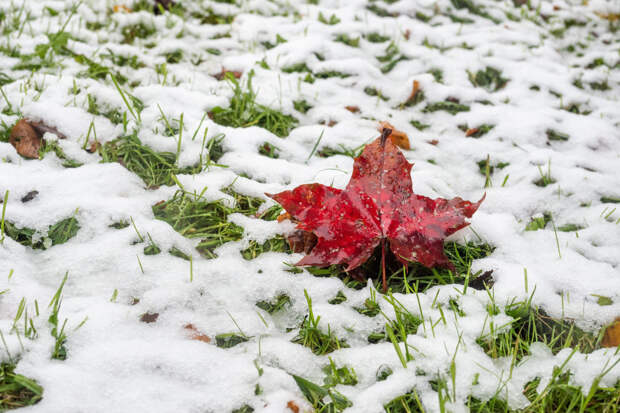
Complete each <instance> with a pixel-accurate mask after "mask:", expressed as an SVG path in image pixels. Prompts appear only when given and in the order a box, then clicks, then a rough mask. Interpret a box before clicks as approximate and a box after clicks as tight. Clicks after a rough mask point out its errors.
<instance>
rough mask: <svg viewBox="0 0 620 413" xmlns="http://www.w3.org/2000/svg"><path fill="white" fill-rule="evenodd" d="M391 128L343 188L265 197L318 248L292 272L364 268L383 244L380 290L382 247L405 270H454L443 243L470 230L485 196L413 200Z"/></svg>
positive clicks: (304, 188) (309, 188)
mask: <svg viewBox="0 0 620 413" xmlns="http://www.w3.org/2000/svg"><path fill="white" fill-rule="evenodd" d="M390 133H391V130H390V129H384V131H383V133H382V136H381V137H380V138H377V139H376V140H375V141H374V142H372V143H370V144H368V145H366V147H365V148H364V151H363V152H362V154H361V155H360V156H359V157H358V158H356V159H355V163H354V165H353V175H352V176H351V179H350V181H349V184H348V185H347V187H346V189H344V190H341V189H337V188H332V187H330V186H325V185H321V184H306V185H300V186H298V187H297V188H295V189H293V190H292V191H284V192H280V193H279V194H275V195H271V194H267V195H268V196H270V197H271V198H273V199H274V200H276V201H277V202H278V203H279V204H280V205H282V207H283V208H284V209H285V210H286V212H288V213H289V214H290V215H291V216H292V217H293V218H294V219H295V220H296V221H298V224H297V228H299V229H301V230H304V231H309V232H312V233H314V234H315V235H316V236H317V238H318V241H317V244H316V245H315V246H314V248H312V250H311V251H310V253H309V254H308V255H306V256H305V257H304V258H303V259H302V260H301V261H299V262H298V263H297V264H296V265H315V266H327V265H332V264H347V267H346V271H351V270H353V269H355V268H357V267H359V266H360V265H362V264H363V263H364V262H366V260H368V258H370V256H371V255H372V254H373V252H374V250H375V248H377V247H378V246H379V244H381V248H382V267H383V289H384V290H385V289H386V280H385V246H386V243H388V244H389V248H390V249H391V250H392V252H393V253H394V255H395V256H396V258H397V259H398V260H399V261H400V262H402V263H403V264H405V265H407V264H409V263H411V262H419V263H420V264H422V265H424V266H426V267H434V266H443V267H447V268H451V269H453V268H454V267H453V265H452V263H451V262H450V261H449V260H448V258H447V257H446V256H445V254H444V252H443V244H444V239H445V238H446V237H447V236H449V235H451V234H453V233H454V232H456V231H458V230H459V229H461V228H463V227H465V226H467V225H469V223H468V222H466V221H465V218H471V216H472V215H473V214H474V212H476V210H477V209H478V207H479V206H480V203H481V202H482V201H483V200H484V196H483V197H482V198H481V199H480V200H479V201H478V202H476V203H472V202H469V201H464V200H463V199H461V198H453V199H450V200H447V199H443V198H437V199H431V198H427V197H425V196H422V195H416V194H414V193H413V189H412V183H411V167H412V166H413V164H411V163H409V162H408V161H407V160H406V159H405V157H404V156H403V154H402V152H401V151H400V150H399V149H398V148H397V147H396V146H394V144H393V143H392V142H391V140H390V139H387V137H388V136H389V135H390Z"/></svg>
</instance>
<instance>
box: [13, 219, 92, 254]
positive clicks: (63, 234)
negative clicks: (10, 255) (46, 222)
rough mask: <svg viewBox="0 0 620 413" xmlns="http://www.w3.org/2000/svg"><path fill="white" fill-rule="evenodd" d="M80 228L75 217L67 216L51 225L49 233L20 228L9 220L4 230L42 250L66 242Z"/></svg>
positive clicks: (14, 238)
mask: <svg viewBox="0 0 620 413" xmlns="http://www.w3.org/2000/svg"><path fill="white" fill-rule="evenodd" d="M79 229H80V225H79V223H78V220H77V219H76V218H75V217H69V218H65V219H63V220H61V221H58V222H57V223H55V224H53V225H50V226H49V228H48V230H47V233H44V234H41V233H37V231H35V230H34V229H32V228H27V227H23V228H20V227H18V226H16V225H15V224H13V223H11V222H9V221H5V222H4V231H5V234H6V235H7V236H8V237H9V238H12V239H13V240H14V241H16V242H18V243H20V244H21V245H24V246H26V247H31V248H32V249H40V250H46V249H48V248H51V247H52V246H54V245H60V244H64V243H65V242H67V241H69V240H70V239H71V238H73V237H74V236H75V235H76V234H77V232H78V230H79Z"/></svg>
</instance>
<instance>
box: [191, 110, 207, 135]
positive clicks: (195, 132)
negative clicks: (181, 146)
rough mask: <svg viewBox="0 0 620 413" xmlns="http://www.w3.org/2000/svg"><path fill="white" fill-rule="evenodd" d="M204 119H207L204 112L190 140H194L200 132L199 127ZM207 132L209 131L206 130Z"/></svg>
mask: <svg viewBox="0 0 620 413" xmlns="http://www.w3.org/2000/svg"><path fill="white" fill-rule="evenodd" d="M206 117H207V112H205V113H204V114H203V115H202V119H200V123H199V124H198V127H197V128H196V130H195V131H194V134H193V135H192V140H194V139H196V135H198V132H199V131H200V127H201V126H202V122H204V120H205V118H206ZM207 130H209V128H207ZM205 132H206V131H205ZM205 136H207V134H206V133H205Z"/></svg>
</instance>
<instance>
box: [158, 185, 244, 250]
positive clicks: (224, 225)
mask: <svg viewBox="0 0 620 413" xmlns="http://www.w3.org/2000/svg"><path fill="white" fill-rule="evenodd" d="M233 212H237V209H236V208H229V207H227V206H225V205H224V204H223V203H222V202H219V201H217V202H207V201H205V200H204V198H202V196H201V195H198V194H189V193H187V192H183V191H177V192H176V193H175V194H174V196H173V197H172V199H170V200H168V201H165V202H159V203H157V204H155V205H153V214H154V215H155V218H157V219H160V220H162V221H165V222H167V223H168V224H170V225H171V226H172V227H173V228H174V229H175V230H176V231H177V232H178V233H180V234H181V235H183V236H184V237H187V238H200V239H201V241H200V243H199V244H198V246H197V247H196V249H197V250H198V252H199V253H200V254H201V255H203V256H204V257H206V258H215V257H216V256H217V255H216V254H215V252H214V250H215V249H216V248H217V247H219V246H220V245H223V244H225V243H227V242H230V241H238V240H239V239H241V237H242V236H243V228H241V227H240V226H238V225H235V224H233V223H232V222H228V215H229V214H231V213H233Z"/></svg>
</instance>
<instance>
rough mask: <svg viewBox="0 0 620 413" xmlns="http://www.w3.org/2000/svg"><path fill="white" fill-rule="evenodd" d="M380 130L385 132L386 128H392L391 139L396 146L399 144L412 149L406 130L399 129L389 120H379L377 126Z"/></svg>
mask: <svg viewBox="0 0 620 413" xmlns="http://www.w3.org/2000/svg"><path fill="white" fill-rule="evenodd" d="M377 129H378V130H379V132H381V133H383V130H384V129H391V130H392V134H391V135H390V140H391V141H392V143H393V144H394V145H396V146H399V147H401V148H403V149H407V150H408V149H411V144H410V143H409V138H408V137H407V134H406V133H405V132H402V131H399V130H398V129H396V128H395V127H394V126H392V124H390V123H389V122H385V121H382V122H379V127H378V128H377Z"/></svg>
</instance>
